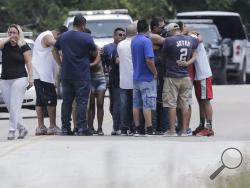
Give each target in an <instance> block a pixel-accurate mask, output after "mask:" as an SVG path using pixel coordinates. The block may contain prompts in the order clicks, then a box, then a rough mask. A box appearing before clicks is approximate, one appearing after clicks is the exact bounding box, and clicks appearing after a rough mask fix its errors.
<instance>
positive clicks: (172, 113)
mask: <svg viewBox="0 0 250 188" xmlns="http://www.w3.org/2000/svg"><path fill="white" fill-rule="evenodd" d="M168 117H169V127H170V132H175V121H176V108H169V110H168Z"/></svg>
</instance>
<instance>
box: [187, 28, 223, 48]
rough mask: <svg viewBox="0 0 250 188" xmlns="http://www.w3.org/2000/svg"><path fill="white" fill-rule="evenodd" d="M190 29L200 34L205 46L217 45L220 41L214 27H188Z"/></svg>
mask: <svg viewBox="0 0 250 188" xmlns="http://www.w3.org/2000/svg"><path fill="white" fill-rule="evenodd" d="M190 28H191V29H192V30H194V31H197V32H199V33H201V35H202V37H203V41H204V43H205V44H208V43H209V44H217V43H218V42H219V40H220V37H219V36H218V33H217V31H216V30H215V28H214V27H199V26H190Z"/></svg>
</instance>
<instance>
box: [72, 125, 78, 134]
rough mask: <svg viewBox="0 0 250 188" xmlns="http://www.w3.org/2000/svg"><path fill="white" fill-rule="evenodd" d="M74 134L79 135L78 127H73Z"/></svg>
mask: <svg viewBox="0 0 250 188" xmlns="http://www.w3.org/2000/svg"><path fill="white" fill-rule="evenodd" d="M73 135H75V136H77V135H78V128H76V127H75V128H74V129H73Z"/></svg>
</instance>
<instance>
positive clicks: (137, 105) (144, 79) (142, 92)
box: [131, 19, 157, 136]
mask: <svg viewBox="0 0 250 188" xmlns="http://www.w3.org/2000/svg"><path fill="white" fill-rule="evenodd" d="M137 31H138V34H137V35H136V36H135V37H134V38H133V40H132V42H131V51H132V62H133V68H134V74H133V82H134V89H133V116H134V123H135V134H134V135H135V136H139V135H143V134H144V132H145V131H144V128H146V134H147V135H152V134H153V128H152V118H151V110H155V108H156V78H157V71H156V68H155V64H154V52H153V46H152V42H151V40H150V39H149V38H148V37H146V35H145V34H146V33H147V32H148V31H149V25H148V23H147V21H146V20H144V19H142V20H139V21H138V23H137ZM141 109H142V110H143V115H144V119H145V126H144V125H140V111H141Z"/></svg>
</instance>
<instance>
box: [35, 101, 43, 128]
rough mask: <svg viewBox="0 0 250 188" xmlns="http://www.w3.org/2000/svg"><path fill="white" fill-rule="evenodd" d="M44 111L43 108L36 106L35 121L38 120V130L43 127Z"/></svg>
mask: <svg viewBox="0 0 250 188" xmlns="http://www.w3.org/2000/svg"><path fill="white" fill-rule="evenodd" d="M44 111H45V107H43V106H36V113H37V120H38V127H39V128H42V127H43V126H44Z"/></svg>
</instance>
